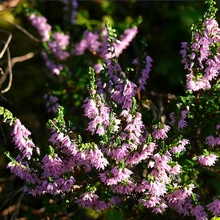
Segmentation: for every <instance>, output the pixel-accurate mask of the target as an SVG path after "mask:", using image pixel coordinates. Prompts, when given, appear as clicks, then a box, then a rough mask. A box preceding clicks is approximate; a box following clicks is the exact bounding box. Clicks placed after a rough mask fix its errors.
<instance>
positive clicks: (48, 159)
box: [42, 155, 65, 179]
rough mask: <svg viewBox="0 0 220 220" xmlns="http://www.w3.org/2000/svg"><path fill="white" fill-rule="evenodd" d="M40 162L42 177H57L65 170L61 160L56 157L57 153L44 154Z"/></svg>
mask: <svg viewBox="0 0 220 220" xmlns="http://www.w3.org/2000/svg"><path fill="white" fill-rule="evenodd" d="M42 163H43V166H42V168H43V170H44V171H43V174H42V178H44V179H46V178H48V177H53V178H55V179H57V178H59V177H60V176H61V175H62V174H64V172H65V169H64V167H63V163H62V160H61V159H60V158H59V157H58V155H54V156H53V157H52V156H51V155H45V156H44V158H43V159H42Z"/></svg>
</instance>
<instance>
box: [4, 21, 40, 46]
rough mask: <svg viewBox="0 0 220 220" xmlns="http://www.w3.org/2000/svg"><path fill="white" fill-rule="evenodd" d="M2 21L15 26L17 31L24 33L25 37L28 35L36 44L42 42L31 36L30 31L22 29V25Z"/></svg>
mask: <svg viewBox="0 0 220 220" xmlns="http://www.w3.org/2000/svg"><path fill="white" fill-rule="evenodd" d="M0 19H1V20H3V21H5V22H8V23H9V24H11V25H13V26H15V27H16V28H17V29H19V30H20V31H21V32H23V33H24V34H25V35H27V36H28V37H29V38H30V39H32V40H33V41H36V42H41V41H40V40H39V39H37V38H36V37H34V36H33V35H32V34H30V33H29V32H28V31H26V30H25V29H24V28H23V27H21V26H20V25H18V24H16V23H14V22H12V21H9V20H7V19H4V18H0Z"/></svg>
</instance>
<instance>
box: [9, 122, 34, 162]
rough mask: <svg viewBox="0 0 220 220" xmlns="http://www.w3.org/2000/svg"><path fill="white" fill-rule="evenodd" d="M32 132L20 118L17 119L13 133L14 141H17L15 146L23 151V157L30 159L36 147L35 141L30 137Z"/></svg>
mask: <svg viewBox="0 0 220 220" xmlns="http://www.w3.org/2000/svg"><path fill="white" fill-rule="evenodd" d="M30 134H31V132H30V131H29V130H27V129H26V128H25V127H24V125H22V124H21V122H20V120H19V119H17V120H16V121H15V123H14V128H13V131H12V133H11V136H13V139H12V141H13V142H14V143H15V147H16V148H18V149H19V150H20V151H21V153H22V155H23V157H25V158H27V159H28V160H30V159H31V156H32V153H33V149H34V148H35V145H34V143H33V142H32V140H31V139H30V138H29V135H30Z"/></svg>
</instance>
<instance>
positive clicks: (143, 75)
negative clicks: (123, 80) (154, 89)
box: [138, 56, 153, 90]
mask: <svg viewBox="0 0 220 220" xmlns="http://www.w3.org/2000/svg"><path fill="white" fill-rule="evenodd" d="M152 62H153V59H152V58H151V57H150V56H146V60H145V63H144V64H145V67H144V69H142V70H141V77H140V78H139V79H138V83H139V86H138V88H139V89H140V90H145V85H146V83H147V79H148V78H149V73H150V71H151V67H152Z"/></svg>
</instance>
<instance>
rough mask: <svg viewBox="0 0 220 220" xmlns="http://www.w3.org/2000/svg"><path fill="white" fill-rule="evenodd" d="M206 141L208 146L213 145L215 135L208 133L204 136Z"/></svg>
mask: <svg viewBox="0 0 220 220" xmlns="http://www.w3.org/2000/svg"><path fill="white" fill-rule="evenodd" d="M206 143H207V144H208V145H209V146H210V147H214V146H215V144H216V143H215V137H214V136H213V135H209V136H208V137H206Z"/></svg>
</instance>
